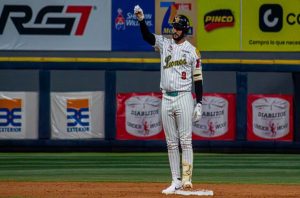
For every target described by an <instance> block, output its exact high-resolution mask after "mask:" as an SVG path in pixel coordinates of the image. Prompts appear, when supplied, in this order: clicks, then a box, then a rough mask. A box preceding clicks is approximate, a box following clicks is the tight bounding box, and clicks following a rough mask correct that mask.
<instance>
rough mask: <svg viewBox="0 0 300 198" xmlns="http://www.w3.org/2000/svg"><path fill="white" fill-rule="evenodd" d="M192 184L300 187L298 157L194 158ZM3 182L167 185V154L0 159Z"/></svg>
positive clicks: (47, 155)
mask: <svg viewBox="0 0 300 198" xmlns="http://www.w3.org/2000/svg"><path fill="white" fill-rule="evenodd" d="M193 175H194V176H193V182H194V183H202V182H203V183H259V184H300V155H294V154H202V153H195V154H194V174H193ZM0 180H1V181H10V180H11V181H88V182H95V181H97V182H103V181H120V182H169V181H170V171H169V163H168V157H167V154H166V153H0Z"/></svg>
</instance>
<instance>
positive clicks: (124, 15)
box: [111, 0, 155, 51]
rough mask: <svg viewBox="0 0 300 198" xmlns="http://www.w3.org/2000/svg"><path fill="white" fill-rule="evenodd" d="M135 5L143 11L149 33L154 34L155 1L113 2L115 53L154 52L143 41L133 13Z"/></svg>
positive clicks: (130, 0) (114, 0)
mask: <svg viewBox="0 0 300 198" xmlns="http://www.w3.org/2000/svg"><path fill="white" fill-rule="evenodd" d="M135 5H139V6H140V7H141V8H142V9H143V11H144V15H145V21H146V24H147V26H148V28H149V31H150V32H152V33H154V22H155V15H154V13H155V12H154V1H139V0H112V15H111V23H112V40H111V41H112V50H113V51H118V50H119V51H153V47H152V46H151V45H149V44H148V43H147V42H146V41H144V40H143V37H142V34H141V30H140V25H139V22H138V20H137V18H136V17H135V15H134V12H133V8H134V6H135Z"/></svg>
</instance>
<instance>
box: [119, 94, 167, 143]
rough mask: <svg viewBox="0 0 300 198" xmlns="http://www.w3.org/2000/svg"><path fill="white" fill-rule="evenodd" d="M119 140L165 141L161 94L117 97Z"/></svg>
mask: <svg viewBox="0 0 300 198" xmlns="http://www.w3.org/2000/svg"><path fill="white" fill-rule="evenodd" d="M116 139H117V140H163V139H164V132H163V127H162V121H161V93H119V94H118V95H117V137H116Z"/></svg>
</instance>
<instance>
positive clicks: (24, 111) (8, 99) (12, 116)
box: [0, 92, 38, 139]
mask: <svg viewBox="0 0 300 198" xmlns="http://www.w3.org/2000/svg"><path fill="white" fill-rule="evenodd" d="M0 139H38V99H37V93H35V92H0Z"/></svg>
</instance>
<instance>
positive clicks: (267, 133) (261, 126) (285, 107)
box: [247, 95, 293, 141]
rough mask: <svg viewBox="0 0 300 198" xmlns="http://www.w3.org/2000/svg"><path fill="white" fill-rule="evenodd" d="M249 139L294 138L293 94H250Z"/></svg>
mask: <svg viewBox="0 0 300 198" xmlns="http://www.w3.org/2000/svg"><path fill="white" fill-rule="evenodd" d="M247 106H248V113H247V117H248V120H247V129H248V130H247V139H248V140H251V141H257V140H282V141H292V140H293V102H292V96H291V95H248V104H247Z"/></svg>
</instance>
